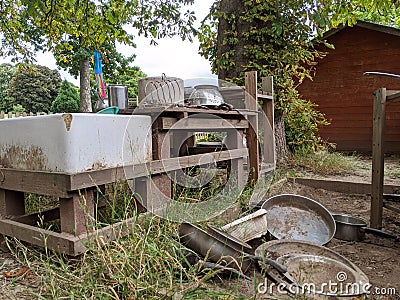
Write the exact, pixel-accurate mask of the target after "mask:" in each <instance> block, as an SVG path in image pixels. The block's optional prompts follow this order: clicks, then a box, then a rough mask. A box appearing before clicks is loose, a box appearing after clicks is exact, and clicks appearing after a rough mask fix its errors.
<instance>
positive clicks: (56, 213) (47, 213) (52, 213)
mask: <svg viewBox="0 0 400 300" xmlns="http://www.w3.org/2000/svg"><path fill="white" fill-rule="evenodd" d="M59 218H60V208H59V207H56V208H50V209H47V210H43V211H40V212H35V213H32V214H28V215H23V216H18V217H13V218H11V219H12V220H14V221H16V222H20V223H23V224H27V225H32V226H35V225H37V224H38V222H49V221H53V220H57V219H59Z"/></svg>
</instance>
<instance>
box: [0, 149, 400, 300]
mask: <svg viewBox="0 0 400 300" xmlns="http://www.w3.org/2000/svg"><path fill="white" fill-rule="evenodd" d="M370 167H371V163H370V160H368V159H364V160H362V161H361V163H360V165H359V168H357V170H356V171H354V172H352V173H350V174H346V175H337V176H325V177H324V178H330V179H340V180H346V181H352V182H369V181H370V174H371V169H370ZM399 174H400V159H399V158H396V157H394V158H389V159H387V160H386V177H385V183H387V184H394V185H400V175H399ZM301 176H305V177H312V178H322V176H318V175H315V174H311V173H309V172H307V171H303V172H302V173H301ZM281 193H293V194H299V195H304V196H307V197H309V198H312V199H314V200H316V201H318V202H320V203H322V204H323V205H324V206H325V207H326V208H327V209H328V210H330V211H331V212H336V213H346V214H351V215H354V216H358V217H362V218H363V219H365V220H369V207H370V196H369V195H349V194H342V193H337V192H330V191H326V190H324V189H315V188H311V187H307V186H303V185H299V184H294V183H292V182H291V181H281V182H280V183H279V184H277V185H275V186H274V187H273V189H272V190H271V191H270V193H269V194H268V195H267V197H269V196H273V195H277V194H281ZM392 205H393V206H395V207H397V208H399V209H400V202H393V203H392ZM383 215H384V219H383V228H384V229H385V230H386V231H390V232H392V233H394V234H395V235H397V236H399V237H400V214H396V213H394V212H391V211H389V210H386V209H385V210H384V214H383ZM326 246H327V247H328V248H330V249H333V250H334V251H336V252H338V253H339V254H341V255H343V256H345V257H346V258H348V259H349V260H351V261H352V262H353V263H354V264H356V265H357V266H358V267H359V268H360V269H361V270H362V271H363V272H364V273H365V274H366V275H367V276H368V277H369V280H370V283H371V284H372V286H373V288H372V291H373V292H374V293H375V295H370V296H369V297H368V298H369V299H384V300H388V299H400V241H399V240H392V239H388V238H382V237H377V236H374V235H371V234H367V235H366V239H365V240H364V241H362V242H346V241H341V240H338V239H333V240H332V241H331V242H329V243H328V244H327V245H326ZM23 267H24V266H23V265H21V264H20V263H18V262H17V261H16V260H15V259H14V258H13V256H12V255H11V254H9V253H4V252H0V282H1V283H0V285H1V286H0V297H1V299H34V298H36V297H35V296H34V295H32V292H35V291H39V290H40V283H39V282H38V280H37V279H36V278H35V277H34V276H28V275H29V274H26V275H25V276H20V277H16V278H10V277H7V276H5V274H4V272H10V273H13V272H16V271H18V270H20V269H21V268H23ZM8 275H10V274H8ZM261 280H262V277H261V276H260V275H257V280H256V283H259V282H260V281H261ZM207 286H208V287H209V288H212V289H213V288H215V289H217V290H234V291H236V293H237V292H238V293H240V294H242V295H244V296H245V298H247V297H249V296H254V294H255V292H254V291H255V282H254V281H246V280H237V279H236V280H227V278H223V279H214V280H212V281H211V282H209V283H207ZM379 292H382V294H384V292H386V295H378V293H379ZM394 292H396V294H393V293H394ZM273 297H275V298H273V299H287V298H288V296H287V295H285V296H280V295H275V296H273ZM256 298H270V296H267V295H258V296H257V297H256ZM217 299H234V298H231V297H229V296H227V297H226V298H217ZM302 299H304V298H302ZM355 299H357V298H355Z"/></svg>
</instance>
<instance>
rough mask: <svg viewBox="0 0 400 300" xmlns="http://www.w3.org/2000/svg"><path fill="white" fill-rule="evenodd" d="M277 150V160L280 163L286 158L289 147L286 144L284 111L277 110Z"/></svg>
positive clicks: (275, 115)
mask: <svg viewBox="0 0 400 300" xmlns="http://www.w3.org/2000/svg"><path fill="white" fill-rule="evenodd" d="M274 117H275V124H274V125H275V132H274V134H275V151H276V162H277V163H280V162H283V161H284V160H285V159H286V155H287V152H288V148H287V145H286V133H285V123H284V117H283V114H282V112H280V111H278V110H275V114H274Z"/></svg>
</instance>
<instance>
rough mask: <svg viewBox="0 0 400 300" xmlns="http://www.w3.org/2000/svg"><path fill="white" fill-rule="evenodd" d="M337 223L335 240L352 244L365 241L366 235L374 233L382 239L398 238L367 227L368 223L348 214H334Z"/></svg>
mask: <svg viewBox="0 0 400 300" xmlns="http://www.w3.org/2000/svg"><path fill="white" fill-rule="evenodd" d="M332 216H333V218H334V219H335V222H336V233H335V238H337V239H340V240H345V241H350V242H353V241H354V242H360V241H362V240H364V238H365V233H366V232H367V233H372V234H375V235H379V236H381V237H387V238H397V237H396V236H395V235H393V234H391V233H389V232H385V231H382V230H379V229H375V228H370V227H367V223H366V222H365V221H364V220H363V219H361V218H357V217H353V216H350V215H346V214H332Z"/></svg>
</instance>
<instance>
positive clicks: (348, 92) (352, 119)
mask: <svg viewBox="0 0 400 300" xmlns="http://www.w3.org/2000/svg"><path fill="white" fill-rule="evenodd" d="M328 41H329V42H330V43H332V44H333V45H334V46H335V49H334V50H331V49H325V50H326V51H328V55H327V56H326V57H325V58H324V59H322V60H320V61H319V62H318V65H317V66H316V73H315V78H314V79H313V81H310V80H305V81H304V82H303V83H302V84H301V85H300V86H299V88H298V90H299V92H300V94H301V95H302V97H303V98H305V99H309V100H311V101H313V102H315V103H316V104H318V105H319V107H318V109H319V110H320V111H321V112H322V113H324V114H325V115H326V118H327V119H328V120H330V121H331V125H330V126H325V127H323V128H321V129H320V135H321V137H322V138H324V139H325V140H327V141H328V142H333V143H336V144H337V150H339V151H351V152H352V151H356V152H361V153H369V152H371V151H372V121H373V120H372V115H373V92H374V91H375V90H376V89H378V88H381V87H386V88H387V89H394V90H400V79H395V78H389V77H382V76H365V75H363V73H364V72H366V71H377V72H386V73H394V74H400V36H394V35H391V34H387V33H382V32H379V31H375V30H370V29H365V28H361V27H357V26H355V27H347V28H345V29H343V30H341V31H339V32H337V33H336V34H334V35H332V36H330V37H329V38H328ZM385 147H386V149H385V150H386V152H388V153H389V152H390V153H400V103H392V104H388V106H387V113H386V135H385Z"/></svg>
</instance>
